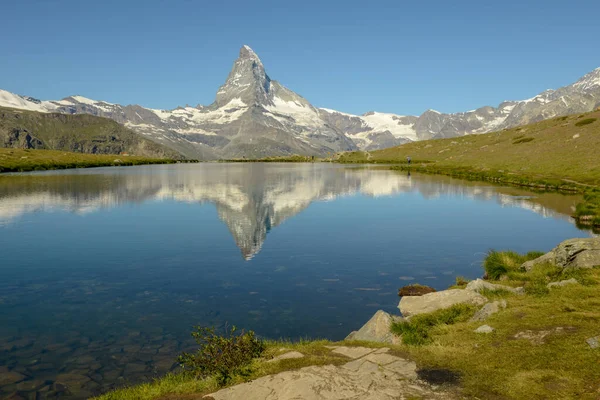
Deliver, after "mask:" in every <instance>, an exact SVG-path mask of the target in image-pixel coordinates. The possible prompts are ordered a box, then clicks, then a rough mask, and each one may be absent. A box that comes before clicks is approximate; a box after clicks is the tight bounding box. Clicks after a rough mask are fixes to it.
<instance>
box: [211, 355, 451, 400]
mask: <svg viewBox="0 0 600 400" xmlns="http://www.w3.org/2000/svg"><path fill="white" fill-rule="evenodd" d="M342 348H343V347H339V348H337V349H335V350H334V351H336V350H340V349H342ZM346 349H347V348H346ZM354 349H361V350H360V351H361V352H363V353H364V349H365V348H364V347H362V348H361V347H355V348H354ZM367 350H373V349H367ZM353 354H358V352H357V353H353ZM416 370H417V366H416V365H415V363H413V362H411V361H407V360H405V359H403V358H400V357H396V356H392V355H390V354H385V353H379V354H376V353H373V352H369V353H368V354H366V355H365V356H364V357H358V358H356V359H355V360H353V361H350V362H349V363H346V364H345V365H342V366H340V367H336V366H333V365H325V366H312V367H305V368H302V369H299V370H296V371H286V372H281V373H279V374H276V375H269V376H265V377H262V378H259V379H256V380H254V381H252V382H247V383H243V384H241V385H237V386H232V387H230V388H227V389H222V390H219V391H218V392H216V393H213V394H210V395H207V396H205V397H204V398H205V399H207V400H208V399H214V400H300V399H302V400H397V399H410V398H418V399H453V398H455V396H454V395H453V394H451V393H448V392H444V391H440V390H433V389H432V388H431V387H430V386H429V385H426V384H424V383H421V382H420V381H418V380H417V379H416V378H417V373H416Z"/></svg>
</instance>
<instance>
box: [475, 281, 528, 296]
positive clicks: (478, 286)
mask: <svg viewBox="0 0 600 400" xmlns="http://www.w3.org/2000/svg"><path fill="white" fill-rule="evenodd" d="M465 289H466V290H470V291H472V292H477V293H481V292H482V291H484V290H489V291H491V292H497V291H506V292H511V293H515V294H525V289H524V288H522V287H518V288H513V287H510V286H506V285H497V284H494V283H490V282H486V281H484V280H483V279H475V280H474V281H471V282H469V283H468V284H467V287H466V288H465Z"/></svg>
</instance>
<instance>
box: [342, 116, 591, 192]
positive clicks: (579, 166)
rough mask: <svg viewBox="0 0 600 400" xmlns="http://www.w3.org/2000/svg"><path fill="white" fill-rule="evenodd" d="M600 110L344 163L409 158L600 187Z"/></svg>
mask: <svg viewBox="0 0 600 400" xmlns="http://www.w3.org/2000/svg"><path fill="white" fill-rule="evenodd" d="M598 149H600V109H599V110H597V111H593V112H591V113H585V114H578V115H577V114H576V115H570V116H563V117H558V118H553V119H549V120H545V121H540V122H535V123H533V124H529V125H524V126H520V127H516V128H510V129H507V130H503V131H498V132H491V133H486V134H482V135H469V136H465V137H461V138H449V139H439V140H437V139H436V140H427V141H422V142H415V143H408V144H405V145H402V146H398V147H393V148H389V149H383V150H378V151H373V152H370V154H369V155H368V156H367V155H366V154H365V153H364V152H354V153H345V154H341V155H340V157H339V160H340V161H341V162H367V161H368V162H380V163H388V162H392V163H397V162H399V163H405V162H406V157H408V156H410V157H411V158H412V159H413V160H414V161H415V162H414V164H416V165H417V166H419V165H420V164H421V163H420V162H419V160H424V161H430V162H433V163H431V164H427V165H428V166H429V167H430V168H442V167H445V168H454V169H457V170H461V168H463V169H467V170H469V171H483V172H486V173H488V174H498V175H502V176H506V177H511V176H514V177H519V178H520V177H528V178H529V180H531V181H541V180H555V181H559V182H566V183H568V182H570V181H571V183H572V181H577V182H580V183H584V184H587V185H594V186H600V157H599V156H598Z"/></svg>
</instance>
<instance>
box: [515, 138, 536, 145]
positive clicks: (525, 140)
mask: <svg viewBox="0 0 600 400" xmlns="http://www.w3.org/2000/svg"><path fill="white" fill-rule="evenodd" d="M534 139H535V138H532V137H524V138H521V139H517V140H515V141H514V142H513V144H519V143H527V142H531V141H532V140H534Z"/></svg>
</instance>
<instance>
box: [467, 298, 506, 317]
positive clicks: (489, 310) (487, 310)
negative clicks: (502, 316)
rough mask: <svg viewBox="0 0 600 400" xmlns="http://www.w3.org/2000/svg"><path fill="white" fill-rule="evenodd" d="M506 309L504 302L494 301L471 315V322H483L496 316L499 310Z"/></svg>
mask: <svg viewBox="0 0 600 400" xmlns="http://www.w3.org/2000/svg"><path fill="white" fill-rule="evenodd" d="M505 308H506V300H500V301H494V302H493V303H488V304H486V305H484V306H483V307H482V308H481V309H480V310H479V311H477V312H476V313H475V315H473V317H472V318H471V321H485V320H486V319H488V318H489V316H490V315H492V314H496V313H497V312H498V311H500V310H504V309H505Z"/></svg>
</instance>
